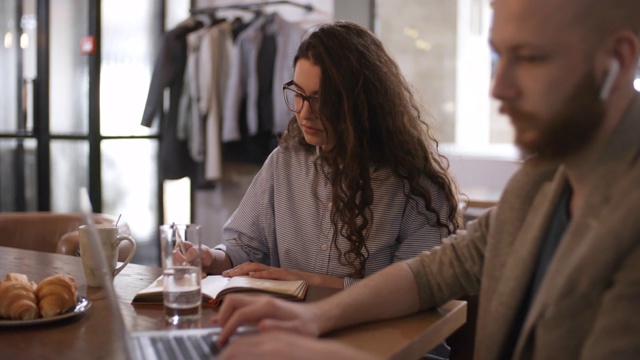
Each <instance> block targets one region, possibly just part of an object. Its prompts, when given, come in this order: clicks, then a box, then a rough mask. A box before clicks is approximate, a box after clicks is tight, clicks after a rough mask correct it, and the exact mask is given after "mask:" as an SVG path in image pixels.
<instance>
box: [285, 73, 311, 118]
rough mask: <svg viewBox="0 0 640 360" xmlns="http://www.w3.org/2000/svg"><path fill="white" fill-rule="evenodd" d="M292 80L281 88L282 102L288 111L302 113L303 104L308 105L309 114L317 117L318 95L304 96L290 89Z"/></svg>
mask: <svg viewBox="0 0 640 360" xmlns="http://www.w3.org/2000/svg"><path fill="white" fill-rule="evenodd" d="M293 85H294V83H293V80H291V81H289V82H288V83H286V84H284V86H282V92H283V94H284V102H285V104H287V107H288V108H289V110H291V111H293V112H294V113H296V114H298V113H300V111H302V107H303V106H304V102H305V101H306V102H307V103H309V107H310V108H311V113H312V114H313V115H316V116H318V111H319V109H320V98H319V97H318V95H311V96H309V95H305V94H303V93H301V92H300V91H298V90H296V89H294V88H292V87H291V86H293Z"/></svg>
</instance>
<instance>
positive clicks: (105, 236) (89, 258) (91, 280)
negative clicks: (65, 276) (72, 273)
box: [79, 224, 136, 287]
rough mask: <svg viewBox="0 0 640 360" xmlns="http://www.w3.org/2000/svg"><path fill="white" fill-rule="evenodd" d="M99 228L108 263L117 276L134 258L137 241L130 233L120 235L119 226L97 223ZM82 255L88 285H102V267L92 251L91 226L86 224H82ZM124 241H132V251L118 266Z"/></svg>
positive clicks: (80, 229)
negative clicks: (119, 250)
mask: <svg viewBox="0 0 640 360" xmlns="http://www.w3.org/2000/svg"><path fill="white" fill-rule="evenodd" d="M96 228H97V230H98V237H99V240H100V244H101V245H102V249H103V252H104V255H105V257H106V259H107V264H108V265H109V269H110V271H111V274H113V276H116V275H118V274H119V273H120V271H122V269H124V267H125V266H127V264H129V262H130V261H131V259H132V258H133V254H135V252H136V242H135V240H134V239H133V238H132V237H131V236H129V235H118V227H116V226H113V225H108V224H100V225H96ZM79 231H80V257H81V258H82V268H83V270H84V277H85V278H86V280H87V285H89V286H94V287H99V286H102V277H101V273H102V271H101V269H100V267H99V266H98V264H97V262H96V261H95V255H94V254H93V253H92V249H93V247H92V246H91V243H90V240H89V239H90V238H89V228H88V227H87V226H86V225H83V226H80V228H79ZM123 241H128V242H129V243H131V251H130V252H129V255H128V256H127V258H126V259H125V261H124V262H123V263H122V265H120V266H119V267H117V268H116V265H117V263H118V247H119V246H120V243H121V242H123Z"/></svg>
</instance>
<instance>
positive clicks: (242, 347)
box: [220, 331, 373, 360]
mask: <svg viewBox="0 0 640 360" xmlns="http://www.w3.org/2000/svg"><path fill="white" fill-rule="evenodd" d="M220 359H224V360H229V359H278V360H281V359H285V360H286V359H310V360H315V359H318V360H324V359H349V360H364V359H369V360H371V359H373V358H372V356H371V355H370V354H366V353H363V352H360V351H359V350H356V349H354V348H351V347H348V346H346V345H344V344H341V343H339V342H336V341H333V340H318V339H314V338H310V337H306V336H301V335H297V334H293V333H287V332H281V331H274V332H267V333H260V334H253V335H246V336H239V337H237V338H234V339H233V340H232V341H231V342H230V343H229V345H227V347H226V348H224V350H222V352H221V353H220Z"/></svg>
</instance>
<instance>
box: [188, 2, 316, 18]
mask: <svg viewBox="0 0 640 360" xmlns="http://www.w3.org/2000/svg"><path fill="white" fill-rule="evenodd" d="M269 5H292V6H296V7H300V8H303V9H305V10H306V11H307V12H310V11H313V5H311V4H301V3H298V2H295V1H261V2H255V3H247V4H232V5H221V6H213V7H206V8H196V9H191V14H192V15H195V14H213V13H215V12H216V11H218V10H225V9H236V10H250V11H255V10H259V9H260V8H262V7H264V6H269Z"/></svg>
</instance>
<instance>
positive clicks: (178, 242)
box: [171, 222, 187, 256]
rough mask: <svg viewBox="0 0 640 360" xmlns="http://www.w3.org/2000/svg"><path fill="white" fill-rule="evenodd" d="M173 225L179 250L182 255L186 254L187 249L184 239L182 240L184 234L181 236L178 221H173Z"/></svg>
mask: <svg viewBox="0 0 640 360" xmlns="http://www.w3.org/2000/svg"><path fill="white" fill-rule="evenodd" d="M171 226H172V227H173V230H174V231H175V232H176V243H177V245H178V251H180V255H182V256H185V255H186V253H187V252H186V251H185V249H184V244H183V242H184V240H182V236H180V231H178V226H177V225H176V223H175V222H174V223H171Z"/></svg>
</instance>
